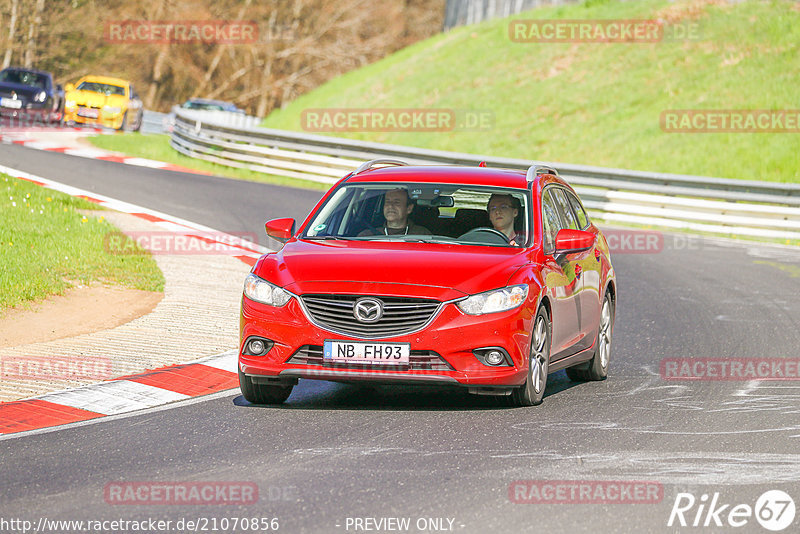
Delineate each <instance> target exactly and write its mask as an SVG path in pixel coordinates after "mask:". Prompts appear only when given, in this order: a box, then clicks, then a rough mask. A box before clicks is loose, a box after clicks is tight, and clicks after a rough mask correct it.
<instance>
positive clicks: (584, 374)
mask: <svg viewBox="0 0 800 534" xmlns="http://www.w3.org/2000/svg"><path fill="white" fill-rule="evenodd" d="M613 333H614V303H613V302H612V301H611V295H610V294H609V293H608V292H606V296H605V297H604V298H603V305H602V307H601V308H600V324H599V325H598V327H597V338H596V339H597V341H596V342H595V345H596V346H595V349H594V356H592V359H591V360H589V361H588V362H587V363H584V364H581V365H579V366H576V367H568V368H567V370H566V371H567V377H569V379H570V380H573V381H575V382H588V381H596V380H605V379H606V378H607V377H608V364H609V361H610V359H611V337H612V334H613Z"/></svg>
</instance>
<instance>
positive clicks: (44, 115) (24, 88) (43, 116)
mask: <svg viewBox="0 0 800 534" xmlns="http://www.w3.org/2000/svg"><path fill="white" fill-rule="evenodd" d="M0 114H2V115H4V116H10V117H14V118H17V117H20V118H27V119H33V120H40V121H42V122H60V121H62V120H63V118H64V89H63V88H62V87H61V86H60V85H57V84H56V83H55V82H54V81H53V75H52V74H50V73H49V72H44V71H40V70H34V69H23V68H19V67H9V68H7V69H3V70H2V71H0Z"/></svg>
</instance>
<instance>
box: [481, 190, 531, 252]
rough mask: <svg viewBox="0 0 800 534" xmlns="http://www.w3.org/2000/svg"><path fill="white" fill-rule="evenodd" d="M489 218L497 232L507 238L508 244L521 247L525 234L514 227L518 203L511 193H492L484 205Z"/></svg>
mask: <svg viewBox="0 0 800 534" xmlns="http://www.w3.org/2000/svg"><path fill="white" fill-rule="evenodd" d="M486 211H488V212H489V220H490V221H492V226H493V227H494V229H495V230H497V231H498V232H501V233H503V234H504V235H505V236H506V237H507V238H508V244H509V245H514V246H517V247H521V246H522V245H523V244H524V243H525V236H524V235H522V234H520V233H517V231H516V230H515V229H514V221H516V219H517V215H519V203H518V201H517V199H515V198H514V197H513V196H511V195H506V194H499V193H493V194H492V196H491V197H489V203H488V204H487V206H486Z"/></svg>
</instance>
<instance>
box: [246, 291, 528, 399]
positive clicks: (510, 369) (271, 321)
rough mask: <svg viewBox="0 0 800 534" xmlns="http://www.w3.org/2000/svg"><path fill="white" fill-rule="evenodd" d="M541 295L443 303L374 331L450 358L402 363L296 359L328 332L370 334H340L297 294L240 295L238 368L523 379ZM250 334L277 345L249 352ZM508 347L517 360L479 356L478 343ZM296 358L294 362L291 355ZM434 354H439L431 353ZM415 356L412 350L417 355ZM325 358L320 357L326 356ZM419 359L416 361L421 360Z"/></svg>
mask: <svg viewBox="0 0 800 534" xmlns="http://www.w3.org/2000/svg"><path fill="white" fill-rule="evenodd" d="M535 305H536V302H531V301H526V303H525V304H523V305H522V306H521V307H519V308H516V309H514V310H510V311H507V312H500V313H493V314H486V315H478V316H472V315H467V314H464V313H463V312H461V310H459V309H458V307H457V306H456V305H455V304H453V303H449V304H444V305H443V306H442V307H441V308H440V309H439V311H438V313H437V314H436V315H435V316H434V318H433V319H432V320H431V321H430V322H429V323H428V325H427V326H426V327H425V328H424V329H422V330H420V331H417V332H414V333H410V334H405V335H399V336H394V337H386V338H381V339H370V340H369V341H375V342H387V343H388V342H395V343H409V345H410V350H411V352H412V355H413V354H414V353H415V352H416V353H419V354H422V353H427V354H431V353H435V354H437V355H438V357H439V358H440V359H441V360H443V361H444V362H445V364H446V365H434V366H432V367H433V368H425V367H431V366H426V365H418V366H416V365H415V364H412V365H411V366H407V367H406V366H404V367H391V366H388V365H374V364H366V365H363V364H362V365H341V364H340V365H336V366H330V365H322V364H314V365H310V364H303V363H295V362H296V361H297V359H298V358H297V357H296V356H297V355H298V354H305V353H306V352H304V351H305V350H306V348H308V347H309V346H311V347H314V348H315V349H314V350H316V348H319V347H321V346H322V345H324V342H325V340H352V341H366V340H364V339H362V338H357V337H352V336H346V335H342V334H337V333H334V332H331V331H328V330H326V329H325V328H323V327H320V326H316V325H314V324H312V323H311V322H310V321H309V319H308V317H307V316H306V314H305V312H304V310H303V308H302V306H301V305H300V304H299V303H298V301H297V299H296V298H292V299H291V300H290V301H289V302H288V303H287V304H286V305H285V306H283V307H280V308H275V307H272V306H267V305H264V304H260V303H258V302H254V301H252V300H250V299H248V298H247V297H243V298H242V307H241V324H240V327H241V328H240V332H241V336H240V343H239V369H240V370H241V371H242V372H243V373H244V374H246V375H249V376H254V377H258V376H265V377H266V376H269V377H280V378H287V379H294V378H311V379H318V380H338V381H346V382H350V381H353V382H356V381H368V382H374V383H429V384H442V385H446V384H452V385H462V386H467V387H499V388H502V387H510V386H519V385H521V384H523V383H524V382H525V379H526V377H527V370H528V367H527V365H528V364H527V354H528V351H529V347H530V334H529V332H530V330H531V323H532V320H533V315H534V313H532V312H531V310H535V309H536V308H535ZM251 336H257V337H261V338H265V339H268V340H271V341H272V342H273V343H274V345H273V346H272V348H271V349H270V350H269V351H268V352H267V353H266V354H264V355H262V356H252V355H248V354H243V350H244V343H245V341H246V340H247V339H248V338H250V337H251ZM485 347H502V348H503V349H505V351H506V352H507V353H508V355H509V356H510V359H511V363H512V365H505V366H488V365H486V364H483V363H481V362H480V361H479V360H478V358H477V357H476V356H475V354H474V353H473V350H474V349H479V348H485ZM293 356H295V358H294V360H295V361H294V362H288V360H290V359H293ZM431 357H433V356H431ZM412 359H413V356H412ZM320 363H321V362H320ZM415 367H416V368H415Z"/></svg>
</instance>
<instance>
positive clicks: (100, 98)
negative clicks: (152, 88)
mask: <svg viewBox="0 0 800 534" xmlns="http://www.w3.org/2000/svg"><path fill="white" fill-rule="evenodd" d="M64 91H65V92H66V96H65V100H66V103H65V105H64V121H65V122H67V123H70V122H74V123H80V124H97V125H100V126H106V127H108V128H114V129H115V130H123V129H125V130H133V131H134V132H135V131H138V130H139V128H141V127H142V114H143V112H144V111H143V107H142V101H141V100H140V99H139V96H138V95H137V94H136V89H134V88H133V84H132V83H131V82H129V81H126V80H122V79H120V78H110V77H108V76H84V77H83V78H81V79H80V80H78V83H77V84H75V85H73V84H71V83H69V84H67V85H66V86H65V87H64Z"/></svg>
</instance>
